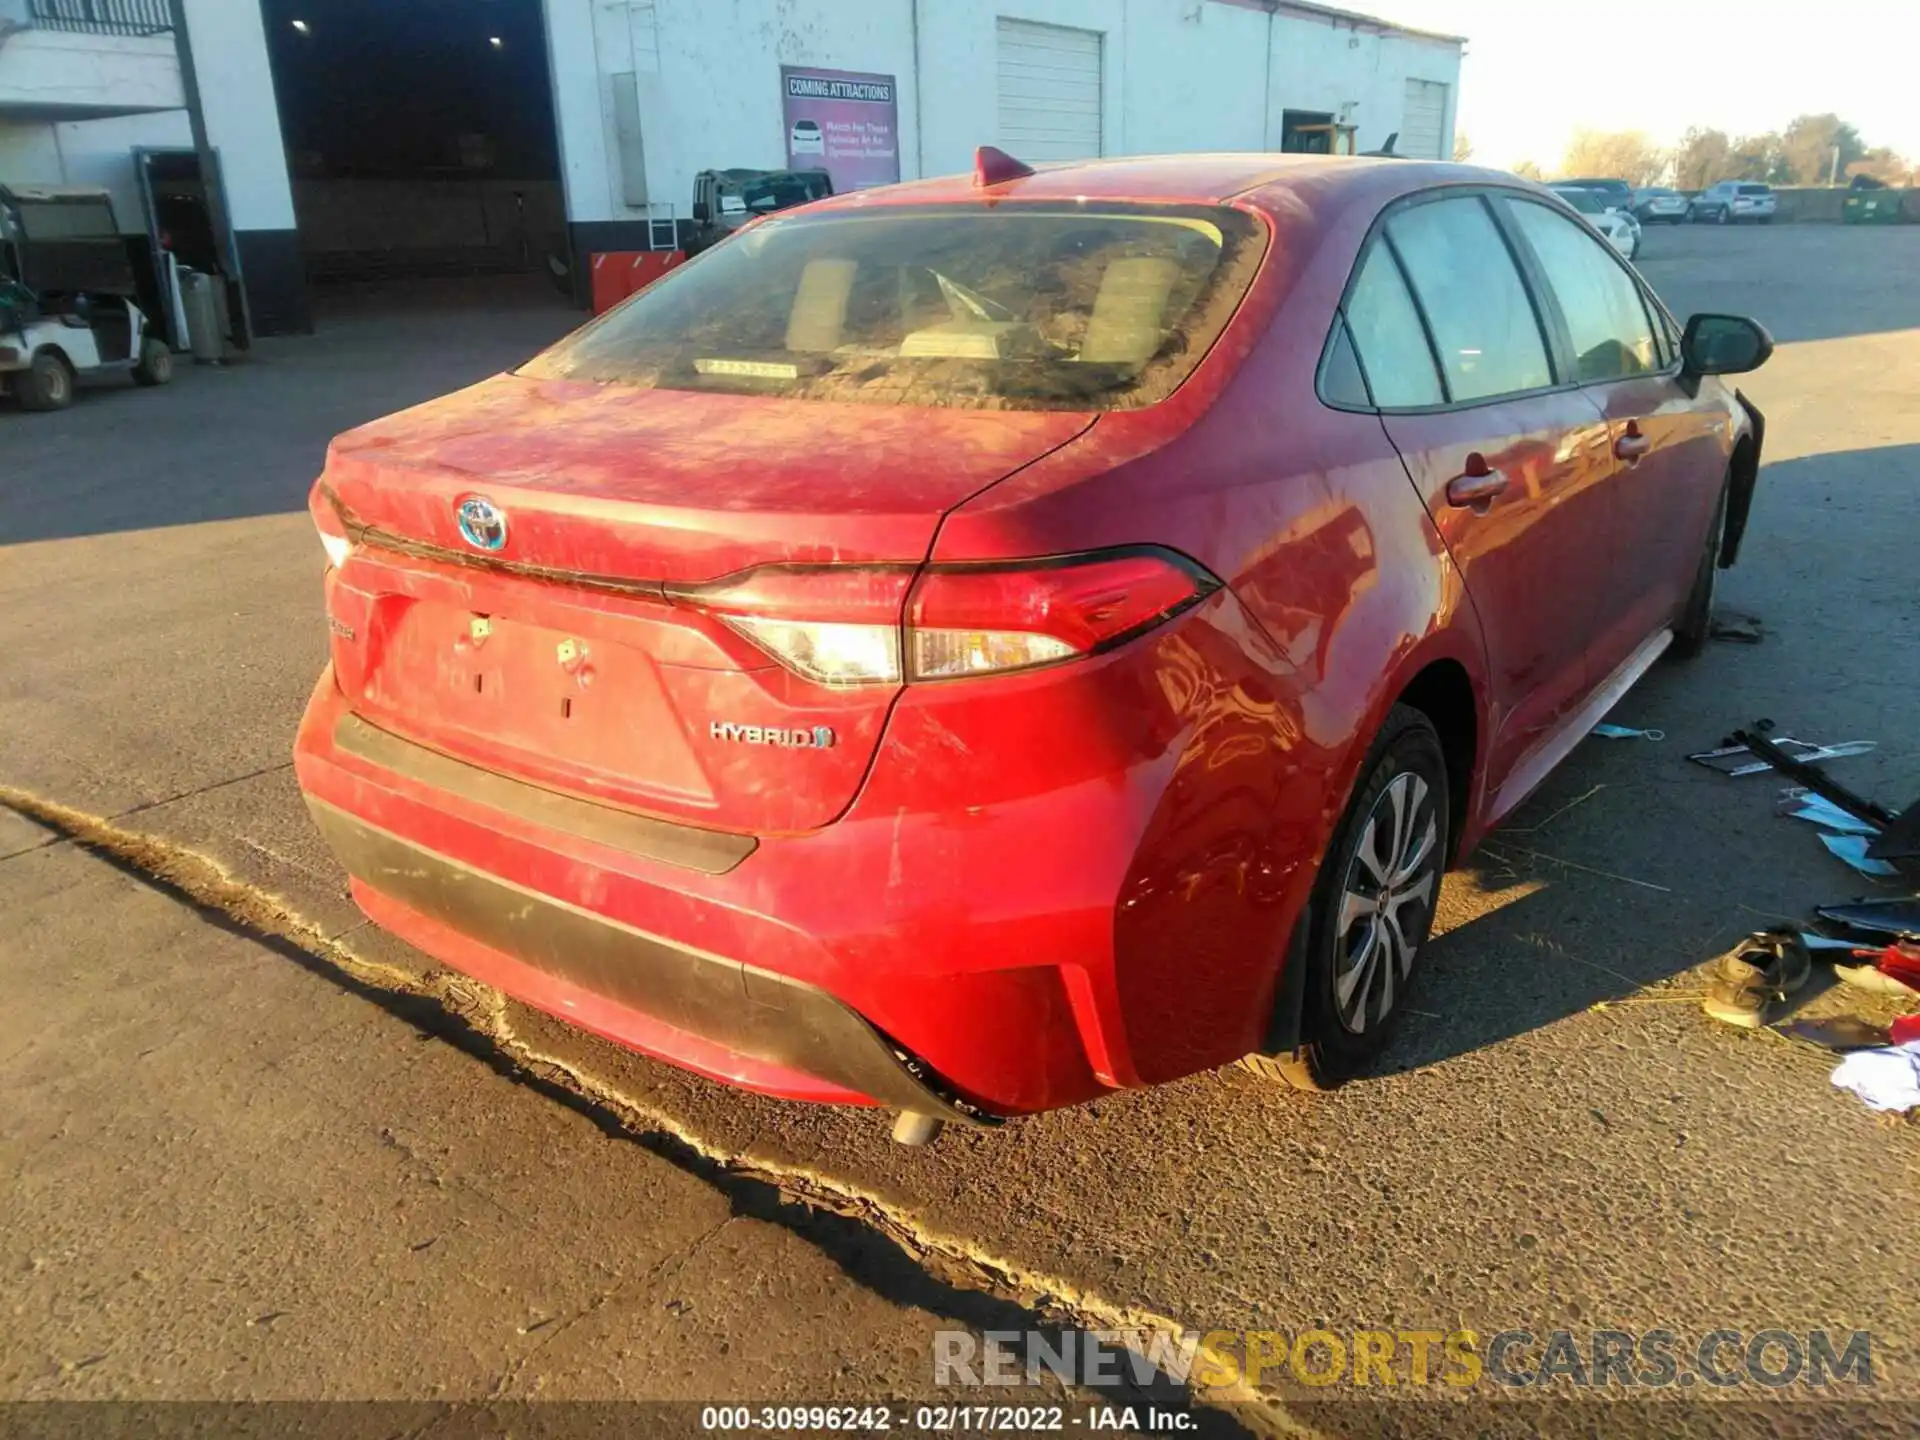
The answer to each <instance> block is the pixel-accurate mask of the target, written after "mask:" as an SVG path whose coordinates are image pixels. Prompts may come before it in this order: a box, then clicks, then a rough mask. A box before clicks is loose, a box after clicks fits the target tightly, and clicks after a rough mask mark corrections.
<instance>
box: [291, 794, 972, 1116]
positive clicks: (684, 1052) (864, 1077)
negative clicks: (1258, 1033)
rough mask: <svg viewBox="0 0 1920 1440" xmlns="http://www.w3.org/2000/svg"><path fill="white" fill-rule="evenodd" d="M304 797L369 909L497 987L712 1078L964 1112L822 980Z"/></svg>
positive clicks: (934, 1111) (941, 1112)
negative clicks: (535, 885) (690, 940)
mask: <svg viewBox="0 0 1920 1440" xmlns="http://www.w3.org/2000/svg"><path fill="white" fill-rule="evenodd" d="M308 808H309V809H310V810H311V811H312V813H313V818H314V823H315V824H316V825H318V826H319V828H320V833H321V835H322V836H323V837H325V839H326V841H327V844H328V845H329V846H331V847H332V849H333V852H334V854H335V855H337V856H338V857H339V858H340V861H341V863H342V864H344V865H345V866H346V868H347V873H348V874H349V875H351V876H352V877H353V882H354V890H355V894H356V895H357V896H358V897H359V898H360V900H361V902H362V903H363V904H364V905H365V906H366V907H367V909H368V910H369V912H370V913H371V914H372V915H373V917H374V918H375V919H377V920H380V921H381V922H382V923H384V924H385V925H386V926H387V927H388V928H390V929H392V930H395V931H396V932H398V933H400V934H402V935H406V936H408V937H409V938H415V939H417V940H418V941H419V942H420V943H423V944H425V945H426V946H427V947H428V948H429V949H433V950H440V951H446V952H450V953H449V954H448V956H447V958H448V959H449V960H450V962H451V963H453V964H455V965H456V966H457V968H459V969H461V970H463V971H466V972H467V973H469V974H473V975H475V976H476V977H477V978H479V979H482V980H485V981H487V982H488V983H490V984H493V985H495V986H496V987H497V988H499V989H502V990H505V991H507V992H508V993H510V994H516V995H520V996H522V997H524V998H526V999H528V1000H530V1001H532V1002H533V1003H535V1004H537V1005H540V1006H541V1008H544V1009H548V1010H552V1011H555V1012H557V1013H559V1014H561V1015H563V1016H565V1017H566V1018H568V1019H571V1020H573V1021H575V1023H577V1024H580V1025H582V1026H584V1027H586V1028H588V1029H592V1030H597V1031H601V1032H603V1033H606V1034H608V1035H609V1036H610V1037H611V1038H614V1039H617V1040H622V1041H624V1042H626V1043H627V1044H629V1045H632V1046H634V1047H636V1048H640V1049H645V1050H648V1051H651V1052H653V1053H656V1054H660V1055H662V1056H663V1057H665V1058H669V1059H673V1060H676V1061H678V1062H679V1063H680V1064H682V1065H685V1066H687V1067H688V1068H690V1069H694V1070H698V1071H701V1072H703V1073H706V1074H709V1075H712V1076H714V1077H715V1078H717V1079H724V1080H732V1081H736V1082H738V1081H740V1080H742V1079H743V1078H749V1077H751V1078H753V1079H755V1080H757V1081H758V1083H759V1084H760V1086H761V1088H764V1089H769V1090H773V1091H776V1092H781V1093H786V1094H788V1095H792V1096H795V1097H800V1098H807V1099H822V1100H840V1101H847V1102H855V1103H865V1102H866V1101H868V1100H873V1101H878V1102H879V1103H881V1104H883V1105H890V1106H893V1107H894V1108H896V1109H902V1110H918V1111H920V1112H921V1113H923V1114H927V1115H934V1116H938V1117H940V1118H942V1119H949V1120H963V1121H972V1120H974V1119H975V1118H976V1116H977V1112H975V1111H972V1110H969V1109H965V1108H962V1107H957V1106H955V1105H954V1104H953V1103H952V1102H951V1100H950V1098H949V1097H947V1096H944V1095H941V1094H939V1093H937V1092H936V1091H934V1090H933V1089H931V1088H930V1087H929V1086H928V1085H926V1084H924V1083H923V1082H922V1081H920V1080H919V1079H917V1078H916V1077H915V1076H914V1074H913V1073H912V1070H911V1069H910V1068H909V1063H908V1062H907V1061H905V1060H903V1058H902V1056H901V1054H900V1052H899V1051H898V1050H897V1049H896V1047H894V1046H893V1045H891V1044H889V1043H888V1042H887V1040H886V1039H885V1037H883V1036H882V1035H881V1034H880V1032H879V1031H877V1030H875V1029H874V1028H873V1026H871V1025H869V1024H868V1023H867V1022H866V1021H865V1020H863V1019H861V1018H860V1017H859V1016H858V1015H856V1014H855V1013H854V1012H853V1011H852V1010H850V1009H849V1008H848V1007H847V1006H845V1005H843V1004H841V1003H840V1002H839V1001H838V1000H836V999H834V998H833V997H832V996H831V995H828V994H827V993H826V992H825V991H824V990H820V989H817V988H816V987H814V986H812V985H804V984H801V983H800V982H799V981H796V980H791V979H788V978H787V977H786V976H783V975H776V974H774V973H772V972H771V971H765V970H754V969H753V967H750V966H747V965H743V964H741V963H740V962H738V961H734V960H727V959H723V958H721V957H720V956H718V955H708V954H704V953H702V952H701V951H699V950H695V949H692V948H690V947H687V946H684V945H676V944H674V943H672V942H671V941H667V940H662V939H660V938H659V937H658V936H654V935H648V934H645V933H644V932H642V931H639V930H635V929H633V928H632V927H630V926H626V925H621V924H619V923H617V922H615V921H611V920H608V919H606V918H605V917H604V916H598V915H591V914H589V913H587V912H586V911H584V910H579V909H575V908H574V907H572V906H570V905H566V904H563V903H561V902H560V901H558V900H554V899H552V898H551V897H548V896H544V895H536V894H534V893H532V892H531V891H527V890H523V889H521V888H520V887H518V886H516V885H512V884H509V883H508V882H507V881H505V880H502V879H500V878H498V877H497V876H493V875H488V874H485V873H483V872H481V871H479V870H476V869H474V868H473V867H472V866H470V865H463V864H461V863H460V862H459V861H457V860H452V859H449V858H448V857H447V856H444V855H436V854H435V853H434V852H433V851H431V850H427V849H424V848H422V847H421V846H418V845H415V844H412V843H410V842H408V841H405V840H402V839H400V838H399V837H398V836H396V835H390V834H388V833H387V832H385V831H383V830H379V829H376V828H374V827H373V826H371V825H368V824H367V823H366V822H364V821H362V820H357V819H355V818H354V817H353V816H351V815H348V814H347V813H346V812H345V811H343V810H338V809H335V808H334V807H333V806H331V805H329V804H327V803H325V802H324V801H319V800H310V801H309V803H308ZM742 1061H745V1062H748V1063H747V1064H746V1065H744V1066H743V1065H742V1064H741V1063H740V1062H742Z"/></svg>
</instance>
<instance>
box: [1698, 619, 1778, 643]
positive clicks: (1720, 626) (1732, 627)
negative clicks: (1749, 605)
mask: <svg viewBox="0 0 1920 1440" xmlns="http://www.w3.org/2000/svg"><path fill="white" fill-rule="evenodd" d="M1707 633H1708V634H1709V635H1711V636H1712V637H1713V638H1714V639H1716V640H1733V641H1736V642H1738V643H1739V644H1742V645H1758V644H1759V643H1760V640H1761V637H1762V636H1764V635H1765V634H1766V631H1765V629H1763V628H1762V626H1761V624H1760V617H1759V616H1758V615H1748V614H1746V613H1744V612H1743V611H1739V610H1716V611H1714V613H1713V620H1712V623H1711V624H1710V626H1709V627H1708V630H1707Z"/></svg>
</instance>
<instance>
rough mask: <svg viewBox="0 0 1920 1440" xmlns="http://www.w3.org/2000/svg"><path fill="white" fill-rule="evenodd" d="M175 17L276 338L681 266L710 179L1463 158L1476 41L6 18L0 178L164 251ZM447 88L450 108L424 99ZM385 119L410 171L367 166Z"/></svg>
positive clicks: (756, 17)
mask: <svg viewBox="0 0 1920 1440" xmlns="http://www.w3.org/2000/svg"><path fill="white" fill-rule="evenodd" d="M176 5H177V6H179V7H180V9H181V10H182V11H183V12H184V15H185V20H186V32H187V35H188V37H189V40H190V44H191V60H192V63H193V68H194V71H195V72H196V74H197V77H198V82H199V84H198V89H199V92H200V96H201V100H202V105H203V110H204V115H205V121H206V128H207V132H208V138H209V141H210V143H211V146H212V147H213V149H214V150H215V152H217V156H218V168H219V171H220V173H221V177H222V179H223V182H224V183H223V187H222V191H223V194H224V196H225V199H226V205H227V208H228V210H229V212H230V214H231V218H232V226H233V229H234V231H235V234H236V249H237V251H238V259H237V265H238V268H239V269H241V270H242V271H243V272H244V278H245V283H246V287H247V291H248V294H249V296H250V297H251V302H252V310H253V312H254V318H255V324H256V327H257V328H259V329H260V330H262V331H265V332H268V333H271V332H272V331H274V330H287V329H294V330H297V329H303V328H306V327H307V325H308V323H309V321H308V318H307V317H308V305H307V299H306V292H307V283H308V277H309V275H310V274H311V275H314V276H318V277H324V276H326V275H329V274H348V273H355V270H354V267H355V266H360V267H362V268H364V267H368V266H379V265H384V266H385V267H386V270H387V271H389V272H392V273H408V267H409V266H410V265H411V266H414V267H415V269H416V271H417V273H431V272H432V271H433V270H434V269H446V268H461V267H462V266H465V267H467V268H473V269H487V268H508V269H510V268H529V269H531V268H540V267H541V266H542V265H543V264H548V263H551V261H552V259H554V258H556V257H564V258H565V259H567V260H569V261H570V262H571V263H572V264H573V266H574V267H575V268H576V270H577V269H578V267H579V263H580V261H581V259H582V257H584V256H585V255H586V254H588V253H591V252H594V251H601V250H631V249H643V248H647V247H648V246H649V245H651V244H658V243H663V241H665V240H668V239H670V237H671V236H672V235H673V233H674V232H673V230H672V228H671V227H668V226H666V225H665V224H664V222H665V221H667V220H675V221H681V222H683V221H684V220H685V219H686V217H687V213H688V208H689V200H690V196H691V192H692V187H693V178H694V176H695V174H696V173H697V172H699V171H701V170H705V169H713V168H726V167H751V168H765V169H775V168H783V167H787V166H790V165H791V166H794V167H796V168H797V167H803V166H823V167H824V168H826V169H828V170H829V171H830V172H831V173H832V174H833V176H834V181H835V184H836V187H837V188H842V189H844V188H848V187H849V186H853V185H865V184H875V183H885V182H886V181H889V180H892V179H896V178H898V179H912V178H915V177H918V176H923V175H935V174H942V173H950V172H953V171H957V170H962V169H965V168H966V167H967V166H968V165H969V164H970V163H971V159H972V154H973V150H974V147H975V146H976V145H980V144H983V143H990V144H997V145H999V146H1001V147H1002V148H1003V149H1005V150H1008V151H1010V152H1011V153H1013V154H1015V155H1017V156H1019V157H1021V158H1023V159H1026V160H1029V161H1047V160H1063V159H1074V158H1080V157H1085V156H1097V155H1123V154H1146V153H1154V152H1167V151H1194V150H1294V149H1322V148H1329V147H1332V148H1336V149H1340V148H1352V149H1356V150H1359V151H1366V150H1373V149H1378V148H1380V147H1382V146H1383V145H1385V144H1386V143H1387V142H1388V141H1389V139H1390V138H1393V137H1397V139H1394V151H1395V153H1398V154H1401V155H1407V156H1412V157H1418V158H1444V157H1445V156H1446V155H1447V154H1448V153H1449V152H1450V151H1451V148H1452V143H1453V131H1454V113H1455V105H1456V102H1457V99H1458V92H1459V72H1460V53H1461V46H1462V43H1463V42H1462V41H1461V39H1460V38H1459V37H1456V36H1447V35H1436V34H1429V33H1425V32H1421V31H1416V30H1411V29H1408V28H1406V27H1403V26H1398V25H1395V24H1393V23H1391V22H1390V21H1388V20H1383V19H1376V18H1373V17H1370V16H1366V15H1360V14H1355V13H1352V12H1350V11H1346V10H1341V9H1335V8H1333V7H1330V6H1325V5H1318V4H1310V3H1296V0H0V183H49V182H52V183H61V182H64V183H89V184H105V185H108V186H109V187H110V188H112V189H113V191H114V193H115V199H116V209H117V210H118V211H119V214H120V218H121V223H122V226H123V228H125V229H127V230H128V231H129V232H130V233H135V234H139V233H151V234H152V235H153V236H154V238H155V239H156V240H158V239H159V238H160V236H161V235H162V233H163V232H165V230H166V228H167V227H166V223H165V216H166V213H167V207H168V204H169V203H171V204H173V205H175V206H176V209H175V211H174V212H173V213H176V214H177V213H181V212H179V211H178V209H177V206H178V205H180V204H184V203H187V202H186V201H183V200H181V199H180V198H179V194H176V195H174V196H173V198H172V200H171V201H169V198H168V196H167V194H166V193H164V192H167V191H168V189H169V187H171V188H172V189H173V190H174V191H176V192H179V193H180V194H184V193H185V191H186V190H187V189H190V187H191V185H192V183H194V181H195V179H196V177H197V171H195V170H194V169H193V165H192V160H193V157H192V154H191V152H190V151H189V150H187V148H186V147H187V146H188V144H189V140H188V125H187V119H186V115H185V112H184V111H183V109H182V108H181V107H182V105H183V103H184V99H185V97H184V94H183V91H182V85H181V74H180V69H179V64H178V61H177V59H176V56H175V45H174V34H173V28H174V27H173V16H174V15H175V14H176V13H179V12H177V11H176V9H175V7H176ZM403 12H404V14H403ZM403 20H404V21H405V22H407V23H409V24H412V27H413V28H412V29H410V30H408V31H407V32H406V33H405V34H404V35H402V34H401V33H400V32H399V31H391V32H390V30H389V29H388V27H391V26H393V25H395V24H397V23H401V22H402V21H403ZM414 22H418V23H414ZM423 24H432V25H437V26H440V27H441V28H440V29H438V30H431V31H423V30H422V29H421V28H420V27H421V25H423ZM423 37H424V38H423ZM403 46H406V47H412V48H411V49H409V50H408V51H407V54H408V55H409V56H411V57H412V58H411V59H410V60H409V62H408V63H407V65H405V66H399V67H396V66H395V65H393V64H388V65H386V66H385V67H384V68H382V67H381V66H380V65H379V64H377V63H375V62H377V61H379V60H380V59H381V58H382V57H383V56H387V55H388V52H389V51H392V52H394V53H398V50H399V48H400V47H403ZM436 46H444V47H445V63H444V64H441V63H439V59H440V57H438V56H437V55H436V53H435V47H436ZM329 47H331V48H329ZM534 52H538V53H534ZM489 56H490V57H492V59H491V62H490V61H489V59H488V58H487V57H489ZM509 62H517V63H519V64H521V65H522V67H523V68H522V70H521V71H519V72H515V73H519V74H521V75H523V76H524V75H527V74H532V75H537V77H538V89H539V90H540V92H541V93H539V94H537V95H532V96H529V95H527V94H523V93H521V91H524V90H525V88H526V87H525V86H524V85H523V86H522V87H521V91H516V90H515V89H514V86H513V83H512V82H511V79H510V76H509V73H508V72H507V71H504V70H503V71H501V72H500V73H501V75H502V79H501V81H500V84H499V87H498V93H499V95H500V97H501V101H500V109H499V111H498V113H495V114H491V115H490V114H488V113H486V112H485V111H484V109H479V110H476V108H475V107H476V106H482V107H483V106H484V105H485V103H486V101H487V97H488V95H489V94H490V93H491V92H492V91H493V89H494V87H493V86H491V85H490V84H489V83H488V82H487V79H486V72H485V71H483V70H480V69H477V68H476V69H474V70H473V71H472V72H471V73H472V74H473V75H474V76H477V77H478V78H477V79H471V80H470V79H466V78H461V77H464V76H466V75H467V73H468V72H466V71H462V70H460V68H459V67H460V66H462V65H466V66H471V67H479V66H484V65H485V64H487V63H499V64H502V65H504V64H507V63H509ZM328 67H331V68H328ZM527 67H532V68H527ZM309 70H311V71H312V73H311V74H308V73H307V72H308V71H309ZM447 76H453V77H455V78H456V81H457V89H455V90H451V91H449V92H448V94H449V95H454V96H456V97H457V102H458V104H457V108H458V110H459V113H458V114H455V113H453V111H454V109H455V108H456V107H455V103H454V100H451V99H449V100H445V101H440V102H431V103H429V102H423V101H422V100H421V99H420V96H421V94H423V93H425V94H431V93H432V82H433V81H434V80H435V79H436V78H440V79H442V80H445V79H446V77H447ZM447 83H454V82H451V81H450V82H447ZM388 100H390V101H391V104H392V106H393V107H394V110H393V113H394V115H395V116H396V117H399V116H404V119H399V118H396V119H395V120H394V121H393V122H392V126H391V127H390V128H392V129H394V130H395V131H396V132H398V131H400V130H403V129H404V130H406V131H407V132H408V135H409V137H412V146H413V148H412V151H410V152H409V153H407V154H404V155H403V154H400V153H399V152H398V150H397V149H394V147H392V146H390V147H389V149H390V150H392V151H393V153H391V154H389V153H386V152H382V153H380V154H370V153H362V152H366V151H367V148H368V145H369V144H370V143H371V142H370V141H369V140H368V138H367V137H368V136H369V134H370V133H374V132H378V131H380V130H381V128H382V125H383V113H384V112H383V110H382V106H383V104H386V103H387V102H388ZM410 103H411V108H408V107H409V104H410ZM436 103H437V104H440V106H441V109H442V110H444V111H445V112H446V113H445V116H444V119H439V118H436V112H435V110H434V108H433V105H434V104H436ZM327 105H351V106H353V107H354V108H352V109H351V110H346V111H341V112H340V113H338V114H334V113H331V112H329V113H326V114H320V113H317V112H316V110H315V107H317V106H327ZM436 128H438V129H442V130H444V131H445V133H444V134H443V135H433V136H430V137H428V139H427V140H422V139H419V138H418V136H417V134H416V132H422V131H431V130H435V129H436ZM534 131H539V132H541V133H539V134H532V133H530V132H534ZM429 140H430V142H431V143H430V144H429V143H428V142H429ZM396 144H397V142H396ZM350 147H358V149H357V150H351V151H350ZM423 147H425V148H423ZM183 152H184V153H183ZM182 176H184V177H185V178H184V179H183V178H181V177H182ZM156 187H157V188H158V189H159V190H160V191H161V192H163V193H162V195H161V199H160V201H159V203H158V210H156V201H155V199H154V191H155V189H156ZM649 222H653V223H651V224H650V223H649ZM168 243H175V242H173V241H172V239H171V237H169V240H168Z"/></svg>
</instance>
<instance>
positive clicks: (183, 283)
mask: <svg viewBox="0 0 1920 1440" xmlns="http://www.w3.org/2000/svg"><path fill="white" fill-rule="evenodd" d="M219 289H220V285H219V281H217V280H216V279H215V278H214V277H213V276H211V275H208V274H204V273H203V272H201V271H199V270H185V269H183V270H182V271H181V272H180V298H181V303H182V305H183V306H184V308H185V310H186V322H187V343H188V345H189V346H191V347H192V350H193V358H194V361H195V363H196V364H201V365H211V364H213V363H215V362H217V361H218V360H219V359H220V357H221V354H222V353H223V349H224V338H225V337H224V335H223V333H222V331H221V328H220V302H219V294H218V292H219Z"/></svg>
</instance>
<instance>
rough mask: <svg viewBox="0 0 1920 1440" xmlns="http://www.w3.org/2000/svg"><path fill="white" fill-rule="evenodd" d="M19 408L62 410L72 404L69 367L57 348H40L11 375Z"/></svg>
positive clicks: (71, 368) (71, 381)
mask: <svg viewBox="0 0 1920 1440" xmlns="http://www.w3.org/2000/svg"><path fill="white" fill-rule="evenodd" d="M13 393H14V395H15V396H16V397H17V398H18V399H19V401H20V408H21V409H22V410H64V409H66V408H67V406H69V405H71V404H72V403H73V367H72V366H71V365H69V364H67V359H66V356H64V355H62V354H61V353H60V352H59V351H58V350H42V351H40V352H39V353H38V354H36V355H35V356H34V357H33V359H32V360H31V361H30V362H29V363H28V365H27V368H26V369H25V370H22V371H21V372H20V373H19V374H17V375H15V376H14V378H13Z"/></svg>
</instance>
